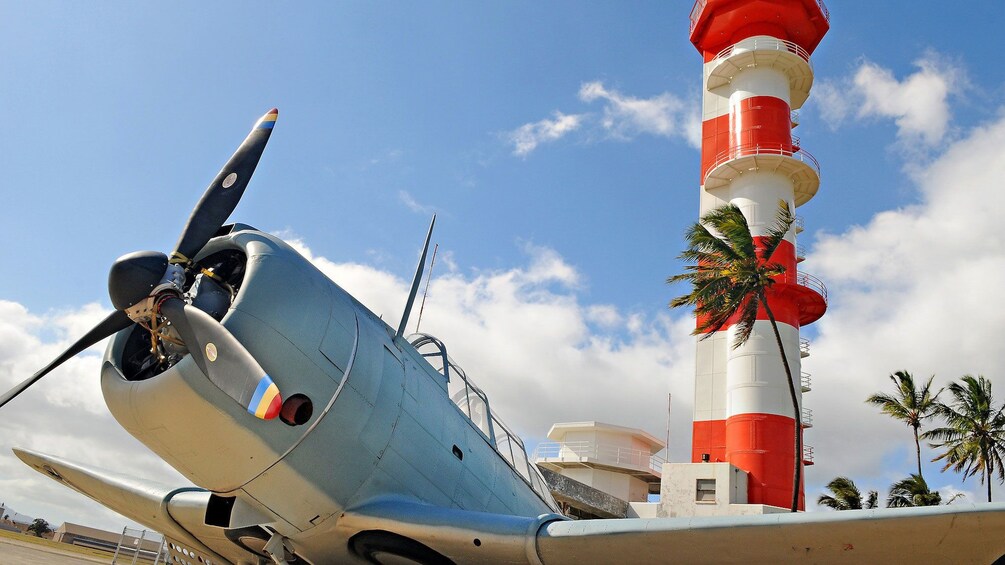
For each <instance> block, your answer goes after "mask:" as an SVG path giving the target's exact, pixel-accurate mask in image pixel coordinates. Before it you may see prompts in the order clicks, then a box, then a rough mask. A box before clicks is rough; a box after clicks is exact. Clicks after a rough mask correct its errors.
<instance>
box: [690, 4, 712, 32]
mask: <svg viewBox="0 0 1005 565" xmlns="http://www.w3.org/2000/svg"><path fill="white" fill-rule="evenodd" d="M705 4H708V0H697V1H696V2H695V3H694V7H693V8H691V27H690V29H688V31H689V32H692V31H694V26H696V25H698V18H699V17H701V13H702V12H703V11H704V10H705Z"/></svg>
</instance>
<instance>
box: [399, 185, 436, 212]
mask: <svg viewBox="0 0 1005 565" xmlns="http://www.w3.org/2000/svg"><path fill="white" fill-rule="evenodd" d="M398 200H400V201H401V203H402V204H404V205H405V207H406V208H408V209H409V210H411V211H413V212H415V213H418V214H431V213H433V212H434V211H435V210H436V206H430V205H428V204H420V203H419V202H418V201H416V200H415V198H414V197H412V195H411V194H409V193H408V191H407V190H399V191H398Z"/></svg>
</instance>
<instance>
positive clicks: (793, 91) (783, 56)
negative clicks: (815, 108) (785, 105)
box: [707, 37, 813, 110]
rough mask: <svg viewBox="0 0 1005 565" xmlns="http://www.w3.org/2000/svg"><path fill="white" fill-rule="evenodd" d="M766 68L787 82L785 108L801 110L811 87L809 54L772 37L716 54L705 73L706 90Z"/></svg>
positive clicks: (754, 38) (720, 86) (746, 41)
mask: <svg viewBox="0 0 1005 565" xmlns="http://www.w3.org/2000/svg"><path fill="white" fill-rule="evenodd" d="M754 67H769V68H772V69H775V70H777V71H779V72H781V73H782V74H784V75H785V76H786V77H787V78H788V79H789V91H790V94H789V97H790V99H789V106H790V107H791V108H792V109H793V110H795V109H798V108H801V107H802V105H803V104H804V103H805V102H806V99H807V98H809V96H810V88H811V87H812V86H813V65H812V64H811V63H810V54H809V52H808V51H806V50H805V49H803V48H802V47H801V46H800V45H798V44H796V43H793V42H791V41H785V40H784V39H777V38H774V37H751V38H748V39H744V40H743V41H741V42H739V43H737V44H735V45H730V46H729V47H727V48H725V49H723V50H722V51H720V52H719V53H717V54H716V56H715V58H714V59H713V65H712V68H711V70H710V71H709V76H708V83H707V88H708V90H709V91H715V90H716V89H718V88H722V87H724V86H727V85H728V84H729V83H731V82H732V81H733V77H735V76H736V75H738V74H739V73H740V72H741V71H743V70H744V69H750V68H754Z"/></svg>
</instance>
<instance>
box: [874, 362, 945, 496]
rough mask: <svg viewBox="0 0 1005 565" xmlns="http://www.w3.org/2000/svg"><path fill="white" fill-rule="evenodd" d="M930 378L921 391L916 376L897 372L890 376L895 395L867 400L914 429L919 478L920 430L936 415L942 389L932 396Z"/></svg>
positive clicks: (879, 395)
mask: <svg viewBox="0 0 1005 565" xmlns="http://www.w3.org/2000/svg"><path fill="white" fill-rule="evenodd" d="M934 378H935V376H934V375H933V376H931V377H929V378H928V382H926V383H925V385H924V386H922V387H921V388H920V389H919V388H917V387H916V386H915V385H914V376H913V375H911V373H908V372H907V371H897V372H896V373H894V374H892V375H890V380H891V381H893V384H894V387H895V388H896V392H895V393H894V394H883V393H879V392H877V393H876V394H874V395H872V396H870V397H869V398H867V399H866V402H868V403H870V404H875V405H876V406H879V407H880V410H882V411H883V413H884V414H888V415H890V416H892V417H893V418H896V419H897V420H900V421H902V422H904V423H905V424H907V425H908V426H911V428H913V429H914V449H915V451H916V452H917V455H918V476H919V477H924V475H922V473H921V442H920V441H919V440H918V430H919V429H920V428H921V423H922V422H923V421H924V420H926V419H928V418H931V417H932V416H934V415H935V409H936V407H937V405H938V401H937V400H936V399H937V398H938V397H939V394H941V393H942V389H939V390H938V392H936V393H935V394H934V395H933V394H932V379H934Z"/></svg>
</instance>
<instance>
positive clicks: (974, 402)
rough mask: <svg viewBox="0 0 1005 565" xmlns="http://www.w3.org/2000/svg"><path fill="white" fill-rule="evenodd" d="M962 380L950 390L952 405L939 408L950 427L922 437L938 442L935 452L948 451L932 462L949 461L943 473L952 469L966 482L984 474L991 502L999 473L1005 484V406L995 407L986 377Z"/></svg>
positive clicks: (933, 443)
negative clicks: (993, 483) (994, 477)
mask: <svg viewBox="0 0 1005 565" xmlns="http://www.w3.org/2000/svg"><path fill="white" fill-rule="evenodd" d="M961 380H962V381H963V382H962V383H958V382H954V383H951V384H950V385H949V386H948V387H947V388H948V390H949V394H951V395H952V397H953V400H952V402H950V403H949V404H943V403H941V402H940V403H939V405H938V408H937V413H938V415H939V416H941V417H942V418H943V419H944V420H945V421H946V426H945V427H942V428H936V429H934V430H931V431H928V432H925V433H924V434H923V435H922V436H921V437H922V438H923V439H926V440H934V441H933V442H932V443H930V444H929V445H931V446H932V447H933V448H936V449H939V448H942V449H945V452H943V453H942V455H939V456H938V457H936V458H935V459H932V461H939V460H945V462H946V464H945V466H943V467H942V470H943V471H945V470H946V469H948V468H950V467H952V468H953V471H955V472H957V473H959V472H961V471H962V472H963V479H964V480H966V478H967V477H969V476H972V475H976V474H977V473H980V474H981V482H983V483H984V484H986V485H987V489H988V502H991V477H992V476H993V475H995V474H996V473H997V475H998V481H999V482H1003V481H1005V467H1003V459H1005V406H999V407H995V403H994V397H993V396H992V395H991V381H989V380H987V379H985V378H984V376H983V375H978V376H977V377H973V376H971V375H964V376H963V378H962V379H961Z"/></svg>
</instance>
